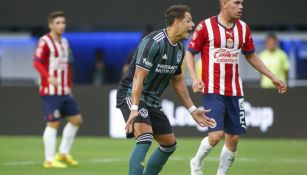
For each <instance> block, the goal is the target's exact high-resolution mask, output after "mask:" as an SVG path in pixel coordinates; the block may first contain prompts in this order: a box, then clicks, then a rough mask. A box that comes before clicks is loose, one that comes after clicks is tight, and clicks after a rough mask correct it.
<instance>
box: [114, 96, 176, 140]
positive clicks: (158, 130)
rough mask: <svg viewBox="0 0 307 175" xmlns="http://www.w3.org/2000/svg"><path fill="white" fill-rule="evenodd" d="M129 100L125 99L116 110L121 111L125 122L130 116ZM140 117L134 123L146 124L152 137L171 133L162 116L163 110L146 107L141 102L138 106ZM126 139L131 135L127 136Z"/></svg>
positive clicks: (166, 119)
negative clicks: (150, 129) (150, 130)
mask: <svg viewBox="0 0 307 175" xmlns="http://www.w3.org/2000/svg"><path fill="white" fill-rule="evenodd" d="M130 106H131V100H130V98H126V99H125V102H123V103H121V104H120V105H119V106H118V108H119V109H120V110H121V112H122V114H123V117H124V119H125V121H127V120H128V118H129V115H130ZM139 113H140V115H139V116H138V117H137V118H136V119H135V123H146V124H148V125H150V126H151V127H152V130H153V135H163V134H170V133H173V131H172V127H171V124H170V122H169V120H168V118H167V116H166V115H165V114H164V112H163V109H162V108H161V107H159V108H153V107H150V106H147V105H146V104H145V103H144V102H143V101H140V104H139ZM127 137H128V138H130V137H133V135H130V136H127Z"/></svg>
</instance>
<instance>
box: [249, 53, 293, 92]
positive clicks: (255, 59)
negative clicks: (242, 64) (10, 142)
mask: <svg viewBox="0 0 307 175" xmlns="http://www.w3.org/2000/svg"><path fill="white" fill-rule="evenodd" d="M245 57H246V60H247V61H248V63H249V64H250V65H252V66H253V67H254V68H255V69H256V70H257V71H259V72H260V73H261V74H263V75H264V76H266V77H268V78H269V79H270V80H271V81H272V83H273V84H274V85H275V87H276V88H277V89H278V92H279V93H285V92H286V91H287V86H286V84H285V83H284V82H283V81H281V80H279V79H278V78H277V77H276V76H275V75H274V74H273V73H272V72H271V71H270V70H269V69H268V68H267V67H266V66H265V65H264V63H263V62H262V61H261V59H260V58H259V56H258V55H257V54H256V53H251V54H247V55H245Z"/></svg>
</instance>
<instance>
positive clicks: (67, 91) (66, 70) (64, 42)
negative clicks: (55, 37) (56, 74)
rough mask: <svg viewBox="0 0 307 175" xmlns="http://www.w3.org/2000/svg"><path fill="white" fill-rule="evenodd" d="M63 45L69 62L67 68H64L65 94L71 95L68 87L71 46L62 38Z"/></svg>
mask: <svg viewBox="0 0 307 175" xmlns="http://www.w3.org/2000/svg"><path fill="white" fill-rule="evenodd" d="M62 44H63V47H64V54H65V57H67V59H68V60H67V61H68V64H67V65H66V66H65V68H64V80H63V81H64V87H63V88H64V94H65V95H67V94H69V93H70V90H69V87H68V71H69V70H68V69H69V50H68V48H69V44H68V41H67V39H66V38H62Z"/></svg>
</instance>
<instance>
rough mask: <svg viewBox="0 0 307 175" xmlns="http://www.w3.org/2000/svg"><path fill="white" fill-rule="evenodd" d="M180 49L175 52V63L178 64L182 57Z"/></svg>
mask: <svg viewBox="0 0 307 175" xmlns="http://www.w3.org/2000/svg"><path fill="white" fill-rule="evenodd" d="M182 54H183V53H182V51H181V50H179V51H178V52H177V63H178V64H179V63H180V61H181V59H182Z"/></svg>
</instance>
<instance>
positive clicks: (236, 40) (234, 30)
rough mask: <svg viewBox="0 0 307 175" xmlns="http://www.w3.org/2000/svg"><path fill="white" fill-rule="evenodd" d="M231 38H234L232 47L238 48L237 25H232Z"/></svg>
mask: <svg viewBox="0 0 307 175" xmlns="http://www.w3.org/2000/svg"><path fill="white" fill-rule="evenodd" d="M233 38H234V41H233V42H234V45H233V46H234V47H233V48H234V49H239V42H240V41H239V31H238V27H237V25H235V26H234V28H233Z"/></svg>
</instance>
